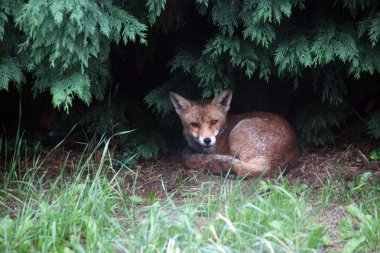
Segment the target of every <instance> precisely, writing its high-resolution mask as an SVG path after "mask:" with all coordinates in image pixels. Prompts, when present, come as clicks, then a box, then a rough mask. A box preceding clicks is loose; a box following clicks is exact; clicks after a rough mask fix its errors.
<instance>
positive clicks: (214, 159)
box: [183, 153, 272, 178]
mask: <svg viewBox="0 0 380 253" xmlns="http://www.w3.org/2000/svg"><path fill="white" fill-rule="evenodd" d="M183 161H184V163H185V166H186V167H187V168H189V169H192V170H203V169H207V170H209V171H211V173H213V174H222V175H227V174H228V173H229V172H230V171H231V172H233V173H235V174H237V175H239V176H240V177H242V178H251V177H260V176H264V175H268V174H271V173H272V172H271V171H270V170H271V168H270V164H269V162H268V161H266V160H265V159H264V158H257V159H253V160H251V161H249V162H243V161H241V160H239V159H237V158H234V157H233V156H229V155H218V154H202V153H199V154H184V155H183Z"/></svg>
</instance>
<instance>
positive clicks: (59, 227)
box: [0, 140, 380, 252]
mask: <svg viewBox="0 0 380 253" xmlns="http://www.w3.org/2000/svg"><path fill="white" fill-rule="evenodd" d="M19 143H21V142H19ZM108 145H109V141H106V140H103V141H101V142H99V144H98V145H96V146H95V147H93V146H92V148H91V150H90V148H89V146H87V147H86V148H85V149H84V151H83V155H82V157H81V158H80V159H79V161H77V162H76V164H75V163H74V162H73V161H70V160H69V159H67V160H66V162H64V163H63V164H62V165H61V167H60V173H59V175H58V176H56V177H55V178H54V179H51V178H50V177H48V176H47V174H45V173H44V171H46V168H44V162H43V158H41V157H39V156H37V155H35V156H34V158H33V159H31V160H27V159H24V158H22V157H24V155H23V154H24V153H25V152H26V151H23V150H22V148H21V145H19V144H17V145H15V148H14V149H13V154H12V155H9V154H7V157H10V158H9V159H10V160H9V159H8V161H7V162H6V163H4V164H3V165H2V168H1V171H2V179H1V180H2V182H1V185H2V187H1V191H0V210H1V218H0V252H320V251H321V250H322V249H324V247H326V246H327V245H328V244H332V243H336V242H339V243H341V245H342V248H341V249H338V251H340V250H344V252H355V251H358V252H363V251H364V252H366V251H374V252H376V251H379V250H380V234H379V233H380V232H379V231H380V219H379V217H378V213H379V207H380V204H379V203H380V201H379V197H378V196H380V194H379V193H380V188H379V186H378V185H377V184H376V183H375V182H372V181H371V175H369V174H367V175H363V176H362V178H360V180H358V181H357V182H353V187H351V188H347V187H345V183H344V182H343V181H341V180H338V181H334V180H332V179H331V180H329V181H328V182H325V185H324V187H322V189H320V190H318V191H316V190H312V189H309V188H308V187H307V186H305V185H296V186H294V185H290V184H289V183H288V182H287V181H286V179H283V178H279V179H277V180H274V181H270V180H266V181H263V180H257V181H254V183H253V184H252V182H250V184H248V183H247V181H240V180H229V179H225V178H220V181H207V180H204V181H203V182H202V183H200V184H197V185H196V187H195V188H194V187H193V188H192V190H191V191H183V192H182V193H181V192H174V193H168V192H165V194H166V198H165V200H163V201H157V199H156V195H154V194H153V195H150V196H148V197H145V198H144V197H142V196H138V195H137V194H136V191H135V188H136V182H137V180H136V178H137V175H136V174H135V172H133V171H131V170H129V169H128V168H127V167H126V166H123V164H122V163H120V161H115V160H114V158H113V155H112V153H111V152H110V150H109V148H108ZM1 147H2V148H1V149H2V152H3V153H4V152H5V150H6V143H5V141H2V145H1ZM99 150H100V151H101V158H100V159H99V158H96V155H95V154H97V152H98V151H99ZM52 152H54V149H53V151H52ZM116 163H117V164H118V166H119V167H118V168H117V169H116V168H115V166H114V165H113V164H116ZM120 164H121V167H120ZM68 165H70V166H72V165H74V167H75V172H74V173H72V174H68V173H67V172H66V171H67V167H68ZM127 176H128V178H130V177H132V178H133V180H130V179H129V180H127V179H126V178H127ZM198 180H202V179H199V178H198ZM191 184H192V182H191V181H190V182H182V183H181V189H182V188H185V187H186V185H190V186H191ZM162 187H163V189H164V190H165V187H166V186H165V184H164V183H162ZM179 199H181V200H182V201H178V200H179ZM337 203H339V204H340V205H342V206H344V208H345V217H343V218H342V220H341V222H340V226H339V238H329V237H328V235H327V229H328V227H327V226H328V225H322V224H319V223H318V222H317V217H318V215H319V214H320V213H321V212H322V211H323V210H326V209H328V208H330V207H331V206H332V205H336V204H337ZM359 249H360V251H359Z"/></svg>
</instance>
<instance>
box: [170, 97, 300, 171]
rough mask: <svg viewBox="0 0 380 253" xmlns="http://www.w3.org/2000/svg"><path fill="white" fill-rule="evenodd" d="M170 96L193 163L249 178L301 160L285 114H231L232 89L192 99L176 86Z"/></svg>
mask: <svg viewBox="0 0 380 253" xmlns="http://www.w3.org/2000/svg"><path fill="white" fill-rule="evenodd" d="M170 98H171V100H172V103H173V105H174V107H175V109H176V112H177V114H178V115H179V117H180V119H181V122H182V124H183V133H184V136H185V138H186V140H187V143H188V148H187V149H186V151H185V152H184V154H183V160H184V164H185V165H186V166H187V167H188V168H190V169H208V170H210V171H211V172H212V173H219V174H227V173H228V172H229V171H230V170H231V171H232V172H233V173H236V174H238V175H240V176H242V177H247V178H248V177H259V176H262V175H266V176H272V175H274V174H275V173H276V172H277V171H279V170H280V169H285V168H287V167H289V166H293V165H294V164H295V163H296V161H297V158H298V149H297V144H296V136H295V133H294V131H293V129H292V128H291V126H290V125H289V123H288V122H287V121H286V120H285V119H284V118H282V117H281V116H279V115H276V114H273V113H268V112H250V113H244V114H240V115H227V113H228V110H229V107H230V102H231V98H232V92H231V91H229V90H227V91H224V92H222V93H221V94H220V95H219V96H217V97H215V98H214V99H212V100H199V101H190V100H187V99H185V98H183V97H181V96H180V95H178V94H176V93H173V92H172V93H170Z"/></svg>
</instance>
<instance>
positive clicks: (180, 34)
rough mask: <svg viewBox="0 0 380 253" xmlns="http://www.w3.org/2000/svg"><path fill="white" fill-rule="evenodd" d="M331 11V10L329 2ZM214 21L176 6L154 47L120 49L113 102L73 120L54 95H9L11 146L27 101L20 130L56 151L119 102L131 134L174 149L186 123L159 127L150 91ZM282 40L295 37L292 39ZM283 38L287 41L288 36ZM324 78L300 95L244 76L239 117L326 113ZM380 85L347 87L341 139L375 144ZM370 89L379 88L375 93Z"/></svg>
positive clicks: (235, 105)
mask: <svg viewBox="0 0 380 253" xmlns="http://www.w3.org/2000/svg"><path fill="white" fill-rule="evenodd" d="M323 3H325V4H326V2H323ZM308 5H309V6H307V7H306V9H310V10H314V9H316V8H320V9H323V8H327V7H329V6H330V5H328V6H324V5H323V4H318V3H317V2H313V3H310V2H308ZM313 13H315V12H313ZM332 13H333V12H332ZM173 15H176V17H177V18H178V19H179V20H177V23H175V24H174V25H173V24H171V22H172V21H173V18H172V16H173ZM309 15H310V13H308V12H307V11H306V12H305V11H300V10H298V9H296V10H295V12H294V13H293V17H294V18H293V20H294V19H296V20H297V21H298V22H300V23H304V27H305V29H307V28H308V27H311V26H312V25H313V22H315V20H316V19H318V17H312V18H310V16H309ZM326 15H328V12H327V13H326ZM333 18H341V17H333ZM210 19H211V17H210V15H209V14H207V15H205V16H201V15H199V13H198V10H197V9H196V7H195V5H194V4H192V3H186V6H181V8H178V6H176V5H170V3H169V5H168V6H167V8H166V10H165V12H164V13H163V14H162V15H161V17H160V18H159V19H158V21H157V23H156V24H155V25H154V26H153V27H152V28H151V29H150V30H149V32H148V38H147V39H148V43H149V44H148V45H146V46H143V45H135V44H128V45H127V46H123V45H112V50H111V55H110V66H111V75H112V78H113V85H112V86H111V88H110V90H109V92H108V93H109V95H108V96H107V97H106V99H105V102H96V101H95V102H94V103H93V104H92V106H91V107H90V108H87V107H86V106H85V105H83V104H82V103H81V102H78V101H76V102H75V103H74V105H73V107H72V108H71V111H70V115H66V114H65V113H64V112H59V111H57V110H55V109H54V108H52V105H51V101H50V100H51V96H50V95H49V94H48V92H47V93H46V94H44V95H39V96H38V97H37V99H33V95H32V93H31V91H30V90H29V89H28V86H27V85H25V86H24V88H23V90H22V91H21V99H16V98H19V97H20V94H19V93H18V91H17V90H15V89H14V88H12V89H11V90H10V91H8V92H6V91H2V92H0V100H1V101H2V103H3V106H2V107H1V109H0V118H1V119H2V121H1V126H2V131H3V132H4V133H5V134H6V136H7V138H10V139H11V138H12V137H14V136H15V133H16V131H17V127H18V121H19V120H18V111H19V102H20V101H21V111H22V114H21V124H20V127H21V129H24V130H25V131H26V134H25V135H26V136H27V138H29V139H31V141H32V142H34V141H42V143H43V144H44V145H46V146H48V145H53V144H54V142H55V141H56V140H58V139H59V138H61V137H62V136H65V134H66V133H68V132H69V130H70V129H71V128H72V126H73V125H74V124H76V123H77V122H78V121H79V120H81V119H82V117H84V115H86V113H88V112H89V111H91V110H92V109H94V108H96V107H97V106H98V107H99V106H102V105H104V104H107V103H109V102H111V103H112V104H114V105H116V106H115V107H116V108H119V109H121V110H122V116H121V118H122V120H123V121H124V122H123V128H124V129H132V128H137V129H139V130H140V131H141V133H144V131H145V130H146V129H148V130H151V129H153V128H154V129H156V130H157V131H158V132H159V133H160V134H161V133H162V134H163V136H165V138H166V141H167V142H168V143H169V146H172V145H174V146H176V145H178V143H179V142H178V136H179V135H180V131H181V130H180V126H179V124H178V120H176V122H177V127H176V128H167V126H165V125H162V124H161V122H160V120H159V119H158V118H159V117H160V116H159V115H157V114H154V113H152V111H151V110H150V109H148V108H147V106H146V104H145V103H144V100H143V99H144V97H145V96H146V94H147V93H148V92H149V91H151V90H152V89H154V88H156V87H158V86H159V85H161V84H162V83H164V82H166V81H167V80H168V79H170V78H172V76H173V75H172V74H171V73H170V70H169V68H168V67H167V63H168V61H170V60H171V59H172V58H173V57H174V55H175V53H176V50H177V49H178V48H179V47H186V46H194V47H198V48H201V47H202V46H203V45H204V44H205V43H206V42H207V39H209V38H212V37H213V35H214V34H216V32H217V29H216V28H215V27H214V26H213V25H212V23H211V21H210ZM289 26H291V24H289ZM282 36H289V34H283V35H282ZM278 38H281V35H279V36H278ZM331 69H332V72H333V73H336V74H337V75H338V76H340V77H341V76H345V75H344V74H343V72H345V71H346V69H345V67H344V65H343V64H340V63H333V64H331ZM318 74H319V75H325V74H326V73H324V70H318V69H317V70H309V71H306V72H305V73H304V74H303V77H304V78H303V79H302V80H300V82H299V84H298V87H294V86H293V84H292V82H293V80H292V79H290V78H289V79H288V78H287V77H284V78H282V79H281V80H280V79H276V78H271V79H270V81H269V82H268V83H267V82H265V81H262V80H260V79H259V78H258V76H257V75H254V76H253V78H252V79H251V80H249V79H247V78H246V77H245V76H244V73H240V74H239V73H238V74H237V80H239V86H237V88H236V90H235V94H234V99H233V102H232V108H231V112H232V113H240V112H246V111H252V110H259V111H270V112H275V113H279V114H281V115H283V116H285V117H286V118H287V119H289V120H290V122H294V121H295V120H296V118H297V117H298V113H299V111H300V109H301V108H302V109H305V107H310V112H312V111H313V110H318V105H320V103H321V97H322V94H321V90H320V87H319V88H318V84H317V83H314V82H315V75H318ZM379 81H380V80H379V76H366V77H363V78H361V79H360V80H356V79H354V78H346V79H345V80H344V82H345V83H346V84H348V85H347V87H348V91H347V98H346V99H347V102H348V104H349V105H350V106H351V108H349V109H348V110H347V113H349V114H350V117H349V121H348V122H346V127H345V128H344V131H343V132H342V130H341V128H337V129H336V134H337V135H338V136H339V137H340V138H341V139H345V140H348V141H350V140H353V141H355V140H359V141H362V140H363V139H365V138H367V136H366V130H365V128H364V127H363V125H364V122H365V119H366V118H368V117H369V116H370V115H371V113H372V112H374V111H375V109H376V108H379V104H380V94H379V88H378V83H379ZM364 87H365V88H364ZM368 87H373V88H370V89H368ZM200 95H201V94H200V92H199V90H198V89H197V90H195V89H194V92H193V94H192V96H191V95H190V97H192V98H196V97H197V98H200ZM336 113H340V112H336ZM81 127H86V125H85V124H84V125H81V126H80V127H79V130H78V132H81V131H82V128H81ZM82 132H85V131H84V130H83V131H82ZM142 135H143V134H142ZM77 137H78V135H77ZM78 138H84V137H83V136H82V137H78ZM86 138H88V136H87V137H86Z"/></svg>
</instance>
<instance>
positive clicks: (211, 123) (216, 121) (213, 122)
mask: <svg viewBox="0 0 380 253" xmlns="http://www.w3.org/2000/svg"><path fill="white" fill-rule="evenodd" d="M216 123H218V120H216V119H214V120H211V121H210V125H211V126H213V125H215V124H216Z"/></svg>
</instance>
